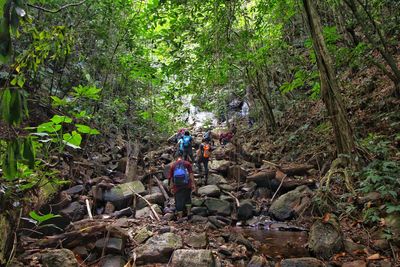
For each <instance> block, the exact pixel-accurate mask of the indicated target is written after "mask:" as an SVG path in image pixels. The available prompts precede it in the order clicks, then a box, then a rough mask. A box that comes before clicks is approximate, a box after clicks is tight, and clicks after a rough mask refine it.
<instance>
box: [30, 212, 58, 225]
mask: <svg viewBox="0 0 400 267" xmlns="http://www.w3.org/2000/svg"><path fill="white" fill-rule="evenodd" d="M29 216H31V218H32V219H34V220H35V221H37V222H38V223H39V224H40V223H43V222H45V221H48V220H50V219H53V218H57V217H61V216H60V215H55V214H52V213H48V214H45V215H39V214H37V213H36V212H35V211H31V212H29Z"/></svg>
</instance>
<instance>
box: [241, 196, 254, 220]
mask: <svg viewBox="0 0 400 267" xmlns="http://www.w3.org/2000/svg"><path fill="white" fill-rule="evenodd" d="M253 210H254V207H253V203H252V202H251V201H250V200H248V199H246V200H243V201H241V202H240V205H239V208H238V219H239V220H248V219H250V218H251V217H253Z"/></svg>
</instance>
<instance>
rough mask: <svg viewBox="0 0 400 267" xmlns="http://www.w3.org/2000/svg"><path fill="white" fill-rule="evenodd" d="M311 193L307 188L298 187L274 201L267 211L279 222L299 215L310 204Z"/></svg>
mask: <svg viewBox="0 0 400 267" xmlns="http://www.w3.org/2000/svg"><path fill="white" fill-rule="evenodd" d="M312 194H313V193H312V191H311V190H310V189H309V188H308V187H307V186H305V185H304V186H299V187H297V188H296V189H295V190H293V191H290V192H287V193H286V194H284V195H282V196H280V197H279V198H278V199H277V200H276V201H274V202H273V203H272V205H271V207H270V209H269V211H270V212H271V213H272V215H273V216H274V217H275V218H276V219H277V220H280V221H284V220H288V219H291V218H292V217H294V216H297V215H299V214H300V213H301V212H303V211H304V210H305V209H306V208H307V207H309V205H310V204H311V197H312Z"/></svg>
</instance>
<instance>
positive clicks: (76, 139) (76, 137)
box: [63, 131, 82, 147]
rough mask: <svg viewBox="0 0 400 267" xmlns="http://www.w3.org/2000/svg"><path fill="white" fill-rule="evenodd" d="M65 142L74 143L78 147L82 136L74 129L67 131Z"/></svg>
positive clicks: (64, 136) (64, 137)
mask: <svg viewBox="0 0 400 267" xmlns="http://www.w3.org/2000/svg"><path fill="white" fill-rule="evenodd" d="M63 142H64V143H65V144H67V145H68V144H72V145H74V146H76V147H79V146H80V144H81V142H82V136H81V135H80V134H79V133H77V132H76V131H72V133H65V134H64V135H63Z"/></svg>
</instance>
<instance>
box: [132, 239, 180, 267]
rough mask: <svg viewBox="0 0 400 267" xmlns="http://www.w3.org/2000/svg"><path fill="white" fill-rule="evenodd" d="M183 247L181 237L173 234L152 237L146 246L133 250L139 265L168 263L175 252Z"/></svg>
mask: <svg viewBox="0 0 400 267" xmlns="http://www.w3.org/2000/svg"><path fill="white" fill-rule="evenodd" d="M181 247H182V240H181V237H180V236H178V235H176V234H173V233H165V234H162V235H157V236H153V237H151V238H150V239H149V240H147V241H146V243H145V244H144V245H141V246H139V247H137V248H135V249H134V250H133V252H134V253H136V257H137V258H136V259H137V262H136V263H137V264H144V263H146V264H148V263H167V262H168V261H169V258H170V257H171V254H172V252H173V251H174V250H176V249H179V248H181Z"/></svg>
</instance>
